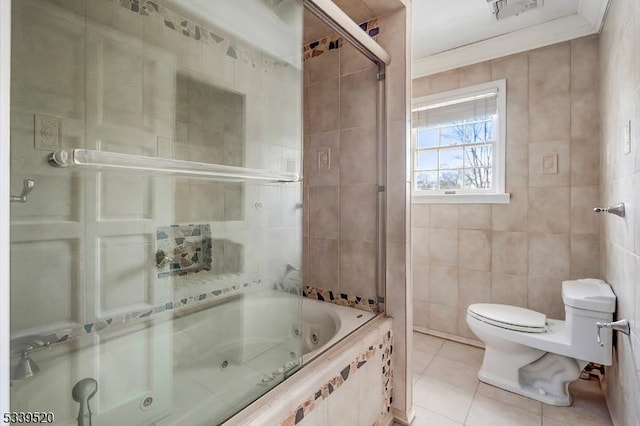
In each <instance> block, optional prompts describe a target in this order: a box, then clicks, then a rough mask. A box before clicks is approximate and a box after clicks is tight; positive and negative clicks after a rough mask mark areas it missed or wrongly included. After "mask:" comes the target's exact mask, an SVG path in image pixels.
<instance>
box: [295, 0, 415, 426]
mask: <svg viewBox="0 0 640 426" xmlns="http://www.w3.org/2000/svg"><path fill="white" fill-rule="evenodd" d="M410 20H411V5H410V3H407V4H406V5H405V7H404V8H401V9H399V10H397V11H395V12H392V13H389V14H386V15H384V16H382V17H380V18H378V20H377V22H378V24H379V30H378V32H377V33H376V32H375V31H374V33H375V38H376V40H377V41H378V43H380V45H381V46H382V47H384V48H385V49H386V50H387V52H389V54H390V55H391V58H392V63H391V64H390V65H389V66H388V67H387V69H386V87H387V89H386V101H387V102H386V108H387V170H386V172H387V193H386V196H387V200H388V202H387V211H386V217H387V234H386V248H387V252H386V257H387V269H386V300H385V302H386V303H385V311H386V313H387V315H389V316H391V317H393V319H394V321H393V336H394V342H395V343H394V357H393V366H392V369H393V389H394V394H393V411H394V415H395V416H396V418H397V419H398V420H400V421H403V422H407V421H408V420H410V418H411V416H412V414H411V413H412V401H411V392H412V384H411V373H410V371H409V366H410V365H411V353H412V350H411V347H412V332H411V324H412V321H413V319H412V306H411V291H412V290H411V277H410V271H409V268H407V264H408V263H410V260H409V259H410V257H411V254H410V247H409V240H410V229H409V221H408V217H409V214H410V209H409V208H408V200H409V197H408V193H409V186H408V185H409V184H408V175H407V158H408V155H407V153H408V151H407V150H408V143H409V142H408V140H407V135H408V129H409V102H410V77H409V73H410V67H409V66H408V64H409V63H410V57H411V45H410V43H409V40H410V37H409V34H410V25H409V22H410ZM370 30H371V28H369V27H367V31H370ZM370 34H372V33H370ZM372 35H374V34H372ZM327 45H328V44H327ZM330 47H331V46H329V49H328V50H325V51H323V53H322V54H321V55H318V56H316V57H313V56H312V57H311V59H310V60H308V61H305V159H306V164H305V168H304V170H305V202H304V204H305V206H308V208H307V209H305V216H304V232H305V243H304V248H305V251H306V253H307V254H306V255H305V256H304V260H305V277H304V282H305V283H306V284H307V285H310V286H312V287H315V288H320V289H324V290H331V291H332V292H336V291H338V292H341V293H343V292H346V293H349V294H351V295H354V296H359V297H362V298H363V299H368V298H373V299H375V296H376V286H375V272H374V271H375V269H374V266H375V251H374V250H375V232H376V216H375V214H376V210H375V200H376V177H375V176H376V175H375V173H376V167H375V164H376V151H375V139H374V138H375V131H376V128H375V114H376V113H375V111H376V108H375V102H376V92H377V81H376V69H375V68H374V67H373V66H372V64H371V63H370V62H369V61H368V60H367V59H366V58H364V57H363V56H362V55H361V54H360V53H358V52H356V51H355V49H354V48H353V47H351V46H350V45H348V44H346V43H345V44H343V45H342V47H340V48H338V49H331V48H330ZM327 153H328V154H329V155H328V157H329V162H328V164H329V165H330V167H329V170H321V167H319V166H320V165H321V163H322V157H323V156H324V157H325V158H326V157H327V156H326V155H325V154H327ZM319 160H320V161H319ZM325 164H327V163H325ZM325 168H326V167H325Z"/></svg>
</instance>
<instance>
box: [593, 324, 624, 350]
mask: <svg viewBox="0 0 640 426" xmlns="http://www.w3.org/2000/svg"><path fill="white" fill-rule="evenodd" d="M603 328H610V329H612V330H615V331H619V332H621V333H624V334H626V335H627V336H628V335H629V334H630V333H631V327H630V326H629V321H627V320H626V319H621V320H620V321H615V322H597V323H596V340H597V341H598V344H599V345H600V346H601V347H604V342H603V341H602V339H601V338H600V330H602V329H603Z"/></svg>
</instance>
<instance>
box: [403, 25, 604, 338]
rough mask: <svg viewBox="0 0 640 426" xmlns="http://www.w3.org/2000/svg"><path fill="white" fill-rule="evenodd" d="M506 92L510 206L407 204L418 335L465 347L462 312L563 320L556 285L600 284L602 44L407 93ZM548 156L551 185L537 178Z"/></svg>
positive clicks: (486, 66)
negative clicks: (495, 309) (489, 310)
mask: <svg viewBox="0 0 640 426" xmlns="http://www.w3.org/2000/svg"><path fill="white" fill-rule="evenodd" d="M498 79H506V81H507V135H506V137H507V139H506V189H507V192H509V193H511V202H510V204H504V205H501V204H493V205H492V204H458V205H453V204H452V205H449V204H431V205H430V204H415V203H414V204H413V205H412V232H413V237H412V247H413V261H412V271H413V283H414V325H415V326H419V327H422V328H426V329H430V330H436V331H439V332H444V333H448V334H452V335H457V336H461V337H465V338H475V336H474V335H473V334H472V333H471V331H470V330H469V328H468V327H467V324H466V321H465V313H466V309H467V306H468V305H469V304H471V303H476V302H493V303H505V304H511V305H517V306H522V307H527V308H531V309H534V310H537V311H540V312H544V313H545V314H547V315H548V316H550V317H553V318H563V315H564V306H563V304H562V299H561V294H560V290H561V282H562V281H563V280H567V279H573V278H585V277H599V276H600V271H599V268H598V247H599V244H598V239H599V227H598V224H599V220H601V218H599V217H597V216H596V215H594V214H593V213H592V211H591V210H592V208H593V207H596V206H597V205H598V204H599V187H598V179H599V166H598V152H599V143H600V137H599V124H598V123H599V116H598V38H597V37H587V38H581V39H577V40H572V41H570V42H565V43H560V44H556V45H553V46H550V47H545V48H542V49H538V50H533V51H529V52H525V53H521V54H516V55H512V56H508V57H505V58H501V59H497V60H493V61H488V62H484V63H480V64H476V65H472V66H468V67H464V68H460V69H456V70H453V71H450V72H445V73H441V74H436V75H433V76H428V77H423V78H419V79H416V80H414V81H413V95H412V96H413V97H414V98H417V97H421V96H425V95H430V94H433V93H438V92H444V91H447V90H452V89H456V88H460V87H465V86H471V85H474V84H479V83H483V82H487V81H492V80H498ZM547 154H551V155H553V154H555V155H557V158H558V173H557V174H551V175H549V174H542V158H543V156H545V155H547Z"/></svg>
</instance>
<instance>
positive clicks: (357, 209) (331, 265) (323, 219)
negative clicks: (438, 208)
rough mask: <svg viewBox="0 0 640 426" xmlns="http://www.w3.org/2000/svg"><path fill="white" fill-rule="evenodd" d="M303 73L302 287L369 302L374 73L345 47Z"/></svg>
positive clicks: (372, 286)
mask: <svg viewBox="0 0 640 426" xmlns="http://www.w3.org/2000/svg"><path fill="white" fill-rule="evenodd" d="M381 31H384V28H382V29H381ZM304 73H305V110H304V111H305V112H304V114H305V116H304V117H305V119H304V123H305V141H304V150H305V155H304V158H305V165H304V173H305V176H304V177H305V179H304V185H305V186H304V192H305V206H306V208H305V212H304V217H305V225H304V233H305V239H304V252H305V254H304V262H305V263H304V264H305V268H304V271H305V276H304V282H305V285H310V286H312V287H316V288H321V289H325V290H331V291H333V292H337V293H345V294H349V295H355V296H360V297H363V298H366V299H374V300H375V299H376V295H377V294H376V293H377V292H376V280H375V271H376V262H375V259H376V251H375V249H376V243H375V242H376V229H377V227H376V200H377V186H376V169H377V166H376V165H377V151H376V99H377V98H376V96H377V91H378V82H377V77H376V76H377V67H376V66H375V65H374V64H373V63H372V62H371V61H369V60H368V59H367V58H366V57H365V56H364V55H362V53H360V52H359V51H357V50H356V49H355V48H354V47H353V46H351V45H350V44H348V43H346V42H344V43H343V44H342V46H341V47H340V48H337V49H331V50H327V51H325V52H324V53H322V54H321V55H319V56H316V57H312V58H309V59H307V60H306V61H305V62H304Z"/></svg>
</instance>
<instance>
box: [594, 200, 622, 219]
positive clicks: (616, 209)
mask: <svg viewBox="0 0 640 426" xmlns="http://www.w3.org/2000/svg"><path fill="white" fill-rule="evenodd" d="M593 212H594V213H611V214H615V215H616V216H620V217H624V203H618V204H616V205H615V206H610V207H596V208H595V209H593Z"/></svg>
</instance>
